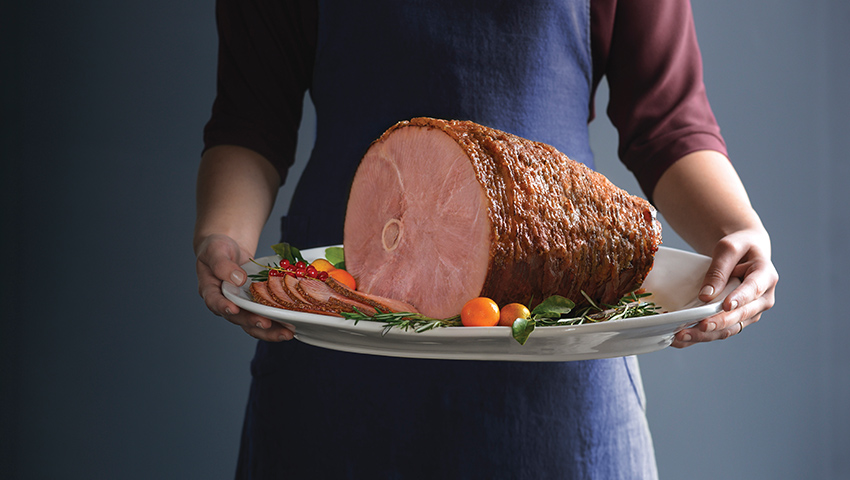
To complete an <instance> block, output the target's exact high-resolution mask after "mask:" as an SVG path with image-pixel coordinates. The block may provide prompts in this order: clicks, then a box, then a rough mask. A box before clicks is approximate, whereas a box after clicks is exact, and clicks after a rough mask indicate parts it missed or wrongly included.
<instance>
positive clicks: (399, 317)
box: [342, 307, 461, 336]
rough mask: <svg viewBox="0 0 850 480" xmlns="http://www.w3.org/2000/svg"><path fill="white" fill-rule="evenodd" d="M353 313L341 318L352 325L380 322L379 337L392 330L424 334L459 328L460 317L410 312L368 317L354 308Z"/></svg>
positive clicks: (344, 313)
mask: <svg viewBox="0 0 850 480" xmlns="http://www.w3.org/2000/svg"><path fill="white" fill-rule="evenodd" d="M354 310H355V311H354V312H342V316H343V317H344V318H347V319H349V320H354V324H355V325H356V324H357V322H360V321H369V322H381V323H383V324H384V329H383V330H382V331H381V336H384V335H386V334H387V333H389V331H390V330H392V329H393V328H398V329H401V330H403V331H407V330H413V331H414V332H416V333H422V332H426V331H428V330H433V329H435V328H439V327H459V326H461V323H460V315H455V316H454V317H449V318H431V317H426V316H425V315H422V314H420V313H411V312H382V311H380V310H378V313H376V314H374V315H372V316H369V315H366V314H365V313H363V312H361V311H360V310H359V309H357V308H356V307H355V308H354Z"/></svg>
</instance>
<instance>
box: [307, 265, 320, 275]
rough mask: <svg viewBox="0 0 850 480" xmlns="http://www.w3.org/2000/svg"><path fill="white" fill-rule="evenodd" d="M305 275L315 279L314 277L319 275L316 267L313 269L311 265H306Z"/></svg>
mask: <svg viewBox="0 0 850 480" xmlns="http://www.w3.org/2000/svg"><path fill="white" fill-rule="evenodd" d="M306 273H307V276H308V277H310V278H316V276H317V275H318V274H319V271H318V270H316V267H314V266H312V265H308V266H307V269H306Z"/></svg>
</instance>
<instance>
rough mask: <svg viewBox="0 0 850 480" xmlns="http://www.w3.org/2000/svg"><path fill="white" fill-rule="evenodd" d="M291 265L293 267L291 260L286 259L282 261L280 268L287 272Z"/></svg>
mask: <svg viewBox="0 0 850 480" xmlns="http://www.w3.org/2000/svg"><path fill="white" fill-rule="evenodd" d="M290 265H291V263H289V260H287V259H285V258H284V259H283V260H281V261H280V268H282V269H284V270H286V269H287V268H288V267H289V266H290Z"/></svg>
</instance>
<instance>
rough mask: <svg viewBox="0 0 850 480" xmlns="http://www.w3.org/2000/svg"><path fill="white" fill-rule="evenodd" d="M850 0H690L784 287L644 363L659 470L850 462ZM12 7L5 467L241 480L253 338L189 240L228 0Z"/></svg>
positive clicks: (792, 471)
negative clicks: (754, 320)
mask: <svg viewBox="0 0 850 480" xmlns="http://www.w3.org/2000/svg"><path fill="white" fill-rule="evenodd" d="M13 3H14V4H13ZM847 5H848V4H847V3H846V2H838V1H828V0H817V1H803V0H786V1H782V2H776V1H769V0H760V1H754V2H743V3H742V2H737V1H732V0H722V1H718V0H712V1H708V0H694V10H695V12H696V15H697V28H698V33H699V34H700V40H701V44H702V46H703V49H704V57H705V61H706V81H707V84H708V88H709V96H710V98H711V100H712V102H713V105H714V109H715V112H716V113H717V116H718V118H719V119H720V121H721V126H722V127H723V131H724V133H725V134H726V138H727V141H728V143H729V145H730V149H731V152H732V156H733V159H734V160H735V162H736V166H737V168H738V170H739V172H740V173H741V176H742V177H743V178H744V180H745V182H746V183H747V184H748V186H749V188H750V193H751V196H752V200H753V203H754V204H755V206H756V207H757V208H758V209H759V210H760V211H761V213H762V216H763V218H764V221H765V223H766V225H767V226H768V228H769V229H770V230H771V232H772V233H773V238H774V249H775V251H774V254H775V257H776V264H777V267H778V268H779V271H780V274H781V275H782V283H781V284H780V285H781V288H780V300H779V303H778V304H777V306H776V308H775V309H774V310H773V311H771V312H769V314H768V315H766V316H765V317H764V319H763V321H762V322H760V323H759V324H758V325H757V326H753V327H749V328H747V330H746V331H745V332H744V334H743V335H741V336H740V337H736V338H735V339H734V340H731V341H728V342H722V343H718V344H714V345H708V346H699V347H696V348H692V349H687V350H684V351H678V350H672V349H667V350H664V351H662V352H658V353H654V354H649V355H645V356H643V357H641V362H642V367H643V374H644V380H645V384H646V389H647V396H648V398H649V403H648V405H649V406H648V415H649V417H650V421H651V425H652V428H653V434H654V436H655V439H656V448H657V455H658V459H659V467H660V470H661V473H662V478H688V479H717V478H765V479H767V478H769V479H797V478H822V479H832V478H847V477H848V476H850V463H848V457H847V456H846V455H845V454H844V452H845V451H846V450H847V448H848V447H850V438H848V431H850V418H849V417H848V413H847V411H848V410H847V408H846V406H847V405H848V404H850V376H848V375H847V373H846V367H847V366H848V365H850V353H848V352H850V349H848V348H846V342H847V340H846V339H847V338H850V335H848V334H850V331H848V330H850V328H848V323H847V322H846V320H845V318H846V314H844V313H843V310H844V305H843V303H844V298H845V297H846V296H847V292H848V291H850V282H848V276H847V272H848V271H850V265H848V263H850V262H848V255H847V253H846V245H847V243H848V238H849V237H850V235H848V232H850V227H848V225H850V221H849V220H850V218H848V209H847V207H846V205H847V204H848V200H850V198H848V197H850V194H848V189H847V188H846V184H847V182H848V180H850V172H848V162H847V160H846V158H845V157H846V152H848V151H850V145H848V135H847V132H848V131H850V128H848V127H850V124H848V120H847V114H846V112H847V111H848V110H850V98H848V94H847V89H846V85H847V83H848V80H850V73H849V72H848V67H847V65H850V62H848V60H850V58H848V51H847V47H846V46H847V45H848V44H850V42H848V40H850V36H848V34H847V32H846V30H845V28H846V25H848V24H850V7H848V6H847ZM0 8H1V9H2V10H0V22H2V24H0V27H2V28H0V40H1V41H0V49H2V55H3V56H2V64H0V99H1V100H2V118H0V121H2V131H0V140H2V144H0V155H2V174H0V201H2V227H3V228H2V232H0V242H2V243H0V268H2V282H3V283H2V289H0V318H2V321H0V374H1V375H2V376H0V382H2V383H0V402H1V403H0V477H2V478H9V479H53V478H63V479H91V478H121V479H151V478H179V479H188V478H199V479H201V478H202V479H215V478H221V479H224V478H231V477H232V472H233V470H234V467H235V456H236V448H237V443H238V435H239V430H240V425H241V416H242V411H243V408H244V401H245V396H246V390H247V386H248V362H249V360H250V357H251V354H252V349H253V342H252V341H251V340H250V339H249V338H248V337H247V336H245V335H244V334H243V333H242V332H241V330H239V329H238V328H236V327H233V326H231V325H230V324H228V323H227V322H224V321H223V320H221V319H219V318H217V317H214V316H212V315H211V314H209V313H208V312H207V311H206V309H205V308H204V307H203V305H202V303H201V301H200V298H199V297H198V296H197V292H196V284H195V277H194V258H193V255H192V250H191V246H190V240H191V234H192V223H193V220H194V205H193V204H194V177H195V169H196V165H197V161H198V158H199V153H200V149H201V128H202V126H203V124H204V122H205V120H206V117H207V114H208V111H209V108H210V104H211V101H212V97H213V92H214V82H215V79H214V71H215V50H216V38H215V30H214V24H213V2H211V1H209V2H200V1H182V2H170V1H163V0H151V1H148V2H138V1H130V2H105V1H101V2H96V1H86V0H84V1H82V2H73V5H70V4H68V2H46V1H43V0H42V1H28V2H6V4H4V5H3V6H2V7H0ZM605 96H606V93H605V91H604V89H603V91H602V92H601V93H600V102H604V99H605ZM599 111H600V112H602V111H604V109H603V108H601V107H600V109H599ZM593 135H594V148H595V150H596V153H597V158H598V161H599V163H600V167H601V169H602V170H603V172H605V173H606V174H608V175H610V176H611V177H612V179H614V180H615V183H619V184H621V185H623V186H625V187H627V188H628V189H630V190H634V191H637V189H636V187H635V186H633V184H632V183H630V182H632V180H631V179H630V178H629V177H628V173H627V172H624V171H622V169H621V167H620V166H619V165H618V164H617V163H616V161H614V160H612V159H613V158H614V152H615V148H616V147H615V145H614V144H613V141H614V136H613V132H612V131H611V130H610V126H609V125H607V124H606V123H605V120H604V119H600V121H598V122H597V123H596V124H595V125H594V128H593ZM304 138H305V139H306V140H308V141H309V132H305V135H304ZM303 148H304V147H302V153H301V155H302V157H303ZM288 188H289V187H287V189H286V190H285V191H284V193H283V194H282V196H281V197H282V198H281V202H280V205H279V207H278V213H281V212H282V211H284V210H285V208H286V204H287V199H286V197H287V192H288V191H289V190H288ZM274 230H275V228H274V225H272V226H270V227H269V229H267V233H266V235H265V236H264V240H263V242H264V244H267V243H268V244H270V243H271V242H273V241H274V239H275V234H274ZM665 234H667V237H666V238H667V240H666V243H667V244H668V245H670V246H674V247H681V248H685V246H684V244H681V242H680V241H679V240H678V239H677V238H676V237H675V236H674V235H671V234H670V232H669V230H668V231H666V232H665ZM261 248H263V247H262V246H261Z"/></svg>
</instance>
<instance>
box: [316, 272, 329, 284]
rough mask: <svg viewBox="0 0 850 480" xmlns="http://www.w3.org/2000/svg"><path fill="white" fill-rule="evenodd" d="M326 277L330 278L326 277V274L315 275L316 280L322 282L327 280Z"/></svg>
mask: <svg viewBox="0 0 850 480" xmlns="http://www.w3.org/2000/svg"><path fill="white" fill-rule="evenodd" d="M328 277H330V275H328V272H319V273H317V274H316V278H318V279H319V280H321V281H323V282H324V281H325V280H327V279H328Z"/></svg>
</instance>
